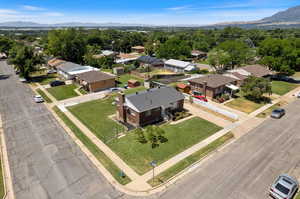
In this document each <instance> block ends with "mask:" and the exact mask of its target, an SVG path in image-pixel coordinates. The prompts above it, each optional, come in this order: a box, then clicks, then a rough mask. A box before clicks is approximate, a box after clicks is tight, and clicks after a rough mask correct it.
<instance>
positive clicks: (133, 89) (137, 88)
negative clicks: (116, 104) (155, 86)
mask: <svg viewBox="0 0 300 199" xmlns="http://www.w3.org/2000/svg"><path fill="white" fill-rule="evenodd" d="M144 90H146V88H145V87H144V86H139V87H136V88H129V89H126V90H124V93H125V94H126V95H128V94H133V93H136V92H140V91H144Z"/></svg>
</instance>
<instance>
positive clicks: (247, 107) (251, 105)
mask: <svg viewBox="0 0 300 199" xmlns="http://www.w3.org/2000/svg"><path fill="white" fill-rule="evenodd" d="M225 105H226V106H228V107H230V108H233V109H236V110H239V111H242V112H245V113H248V114H249V113H252V112H253V111H255V110H257V109H259V108H261V107H263V106H264V105H265V104H264V103H255V102H253V101H250V100H248V99H246V98H244V97H239V98H237V99H234V100H232V101H230V102H228V103H226V104H225Z"/></svg>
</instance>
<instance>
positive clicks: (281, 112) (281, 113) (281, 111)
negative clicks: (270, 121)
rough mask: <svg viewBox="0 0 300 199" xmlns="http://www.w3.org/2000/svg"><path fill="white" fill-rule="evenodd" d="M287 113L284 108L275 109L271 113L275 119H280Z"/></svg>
mask: <svg viewBox="0 0 300 199" xmlns="http://www.w3.org/2000/svg"><path fill="white" fill-rule="evenodd" d="M284 115H285V110H284V109H282V108H277V109H274V110H273V111H272V113H271V117H272V118H275V119H279V118H281V117H282V116H284Z"/></svg>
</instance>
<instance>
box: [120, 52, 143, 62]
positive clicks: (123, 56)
mask: <svg viewBox="0 0 300 199" xmlns="http://www.w3.org/2000/svg"><path fill="white" fill-rule="evenodd" d="M139 57H140V55H139V54H138V53H129V54H127V53H120V54H119V55H118V56H117V59H116V61H115V62H116V64H126V63H129V62H132V61H135V60H137V59H138V58H139Z"/></svg>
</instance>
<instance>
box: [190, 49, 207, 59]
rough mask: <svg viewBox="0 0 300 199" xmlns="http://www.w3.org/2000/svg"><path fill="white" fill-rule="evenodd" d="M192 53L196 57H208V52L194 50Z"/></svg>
mask: <svg viewBox="0 0 300 199" xmlns="http://www.w3.org/2000/svg"><path fill="white" fill-rule="evenodd" d="M191 55H192V56H193V57H194V58H196V59H202V58H206V57H207V53H206V52H203V51H200V50H192V52H191Z"/></svg>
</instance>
